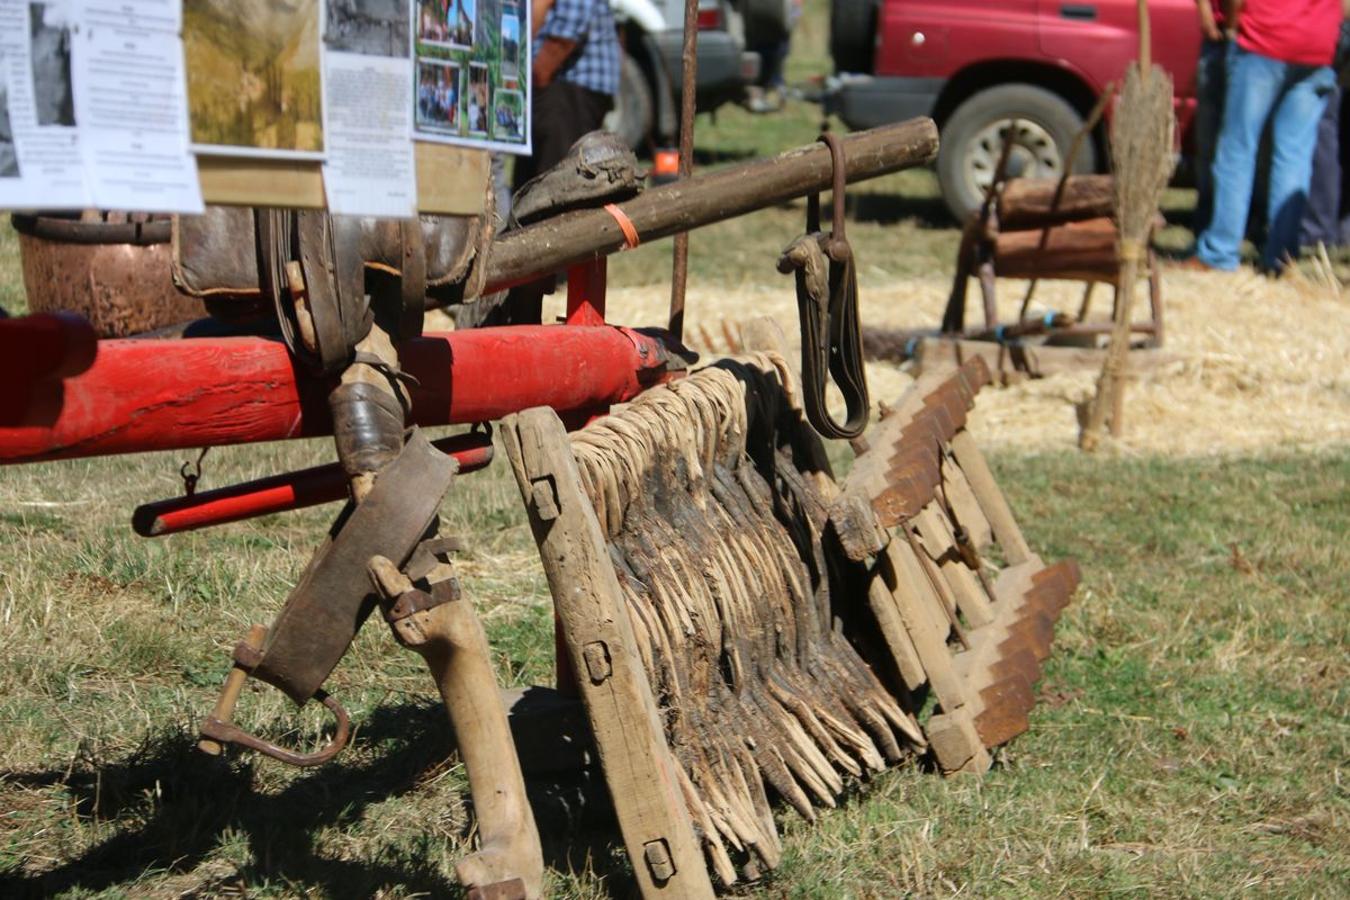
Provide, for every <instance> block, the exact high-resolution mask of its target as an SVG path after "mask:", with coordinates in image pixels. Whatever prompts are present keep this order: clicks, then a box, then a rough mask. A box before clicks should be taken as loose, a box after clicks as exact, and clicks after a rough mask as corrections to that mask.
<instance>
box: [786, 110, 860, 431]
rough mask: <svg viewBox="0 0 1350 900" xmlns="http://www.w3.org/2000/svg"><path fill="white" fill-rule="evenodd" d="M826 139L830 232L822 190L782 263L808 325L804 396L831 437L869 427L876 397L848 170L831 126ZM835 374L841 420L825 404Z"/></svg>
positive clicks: (809, 412) (812, 418)
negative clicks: (865, 339) (867, 355)
mask: <svg viewBox="0 0 1350 900" xmlns="http://www.w3.org/2000/svg"><path fill="white" fill-rule="evenodd" d="M820 139H821V140H822V141H823V142H824V143H825V145H826V146H827V147H829V148H830V161H831V163H832V166H833V170H834V171H833V175H834V180H833V185H832V187H833V190H832V194H833V196H832V197H831V200H832V202H833V213H834V215H833V219H832V221H831V222H830V233H829V234H828V235H827V234H824V233H823V232H821V230H820V195H819V194H811V195H810V196H809V197H808V198H807V202H806V230H807V234H806V235H804V236H803V237H800V238H798V239H797V240H795V241H793V242H792V244H790V245H789V246H788V248H787V250H785V251H784V252H783V256H782V257H781V258H780V259H779V261H778V270H779V271H780V272H783V273H787V272H793V273H794V274H795V275H796V281H797V312H798V315H799V317H800V320H801V329H802V398H803V406H804V407H805V410H806V418H807V421H809V422H810V423H811V426H812V427H813V428H815V429H816V431H818V432H819V433H820V435H821V437H825V438H834V439H840V440H852V439H853V438H856V437H858V436H859V435H861V434H862V433H863V429H865V428H866V427H867V418H868V413H869V399H868V395H867V376H866V373H865V371H864V369H863V361H862V327H861V325H860V324H859V321H858V280H857V274H856V271H855V267H854V260H853V250H852V248H851V247H850V246H849V243H848V238H847V236H846V235H845V233H844V196H845V188H844V185H845V181H846V177H847V170H846V166H845V159H844V148H843V145H842V144H840V142H839V139H838V138H837V137H836V136H835V135H833V134H830V133H829V132H826V133H825V134H822V135H821V136H820ZM831 377H832V378H833V379H834V383H835V386H836V387H837V388H838V389H839V392H840V393H841V394H842V395H843V397H844V404H845V407H846V409H847V418H846V419H845V421H844V423H843V424H842V425H841V424H839V423H838V422H836V421H835V420H834V419H833V418H832V417H831V416H830V414H829V411H828V409H827V408H826V403H825V387H826V379H827V378H831Z"/></svg>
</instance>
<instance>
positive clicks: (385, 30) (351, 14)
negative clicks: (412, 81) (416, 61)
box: [323, 0, 409, 59]
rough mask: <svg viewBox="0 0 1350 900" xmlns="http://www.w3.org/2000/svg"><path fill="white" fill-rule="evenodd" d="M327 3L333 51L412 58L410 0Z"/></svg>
mask: <svg viewBox="0 0 1350 900" xmlns="http://www.w3.org/2000/svg"><path fill="white" fill-rule="evenodd" d="M325 6H326V7H327V9H326V11H327V13H328V15H327V21H326V23H325V25H324V36H323V39H324V43H326V44H327V45H328V49H329V50H336V51H338V52H339V53H360V54H362V55H363V56H389V57H397V58H402V59H406V58H407V57H408V53H409V48H408V6H409V4H408V0H325Z"/></svg>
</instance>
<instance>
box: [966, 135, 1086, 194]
mask: <svg viewBox="0 0 1350 900" xmlns="http://www.w3.org/2000/svg"><path fill="white" fill-rule="evenodd" d="M1015 127H1016V130H1015V131H1014V133H1013V138H1012V140H1013V147H1012V151H1011V152H1010V153H1009V154H1008V172H1007V174H1008V176H1009V177H1013V178H1058V177H1059V176H1060V175H1061V174H1063V171H1064V159H1063V157H1062V156H1061V155H1060V151H1059V145H1057V144H1056V143H1055V139H1054V137H1053V136H1052V135H1051V134H1050V132H1048V131H1046V130H1045V129H1044V128H1043V127H1041V126H1040V125H1038V124H1036V123H1035V122H1033V121H1031V120H1029V119H1018V120H1017V122H1016V124H1015ZM1008 128H1009V124H1008V121H1007V120H1006V119H1004V120H1001V121H998V122H995V123H993V124H991V125H988V126H986V127H985V128H983V129H982V130H980V131H979V132H978V133H977V134H976V135H975V137H974V138H973V139H972V140H971V142H970V144H969V145H968V150H967V152H966V155H965V160H964V161H963V165H962V167H961V168H962V174H963V175H964V177H965V180H966V185H967V186H968V187H969V188H971V190H972V193H974V194H975V195H982V194H984V192H985V189H986V188H988V187H989V185H990V184H992V183H993V180H994V172H995V171H996V170H997V169H998V160H999V156H1000V155H1001V154H1002V153H1003V141H1004V139H1005V136H1006V135H1007V133H1008Z"/></svg>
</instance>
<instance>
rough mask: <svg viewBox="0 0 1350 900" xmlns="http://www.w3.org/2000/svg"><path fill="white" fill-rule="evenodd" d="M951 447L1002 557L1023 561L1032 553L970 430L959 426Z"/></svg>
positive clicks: (1016, 562) (1009, 561) (1013, 563)
mask: <svg viewBox="0 0 1350 900" xmlns="http://www.w3.org/2000/svg"><path fill="white" fill-rule="evenodd" d="M951 448H952V454H953V455H954V456H955V457H956V463H957V465H959V466H960V467H961V471H962V472H964V473H965V476H966V480H967V481H968V482H970V489H971V491H972V492H973V493H974V494H975V499H976V500H978V501H979V502H980V509H981V510H983V511H984V515H985V518H987V519H988V520H989V527H990V528H992V529H993V531H994V539H995V540H996V541H998V545H999V547H1000V548H1001V549H1002V550H1003V558H1004V559H1005V560H1007V561H1008V563H1009V564H1010V565H1017V564H1018V563H1023V562H1026V561H1027V560H1028V559H1030V558H1031V556H1032V553H1031V547H1030V546H1028V544H1027V539H1026V538H1025V537H1023V536H1022V529H1021V528H1019V527H1017V520H1016V519H1014V518H1013V514H1012V508H1011V507H1009V506H1008V499H1007V498H1006V497H1004V496H1003V491H1002V490H1000V489H999V486H998V482H996V481H994V473H992V472H990V471H989V464H988V463H987V462H985V459H984V454H983V453H981V452H980V448H979V447H977V446H976V445H975V439H974V438H972V437H971V436H970V432H968V431H966V430H965V429H962V430H961V431H959V432H957V433H956V435H955V436H954V437H953V438H952V442H951Z"/></svg>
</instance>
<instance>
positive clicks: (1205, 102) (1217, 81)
mask: <svg viewBox="0 0 1350 900" xmlns="http://www.w3.org/2000/svg"><path fill="white" fill-rule="evenodd" d="M1195 11H1196V14H1197V15H1198V16H1199V17H1200V35H1201V38H1200V59H1199V61H1198V64H1197V65H1196V69H1195V124H1194V125H1193V126H1192V128H1193V134H1194V135H1195V193H1196V197H1195V219H1194V222H1193V224H1192V229H1193V230H1194V231H1195V233H1196V234H1200V233H1201V232H1203V231H1204V230H1205V229H1206V228H1208V227H1209V219H1210V215H1211V214H1212V213H1213V211H1214V176H1213V174H1212V172H1211V167H1212V166H1213V165H1214V147H1215V145H1216V144H1217V143H1218V140H1219V124H1220V123H1221V122H1222V121H1223V95H1224V77H1223V70H1224V60H1225V57H1226V55H1227V52H1228V42H1229V41H1230V40H1231V39H1232V37H1233V33H1232V31H1231V30H1229V29H1228V28H1226V27H1224V26H1225V25H1226V23H1227V20H1226V19H1225V18H1224V15H1223V6H1222V4H1221V2H1220V0H1195Z"/></svg>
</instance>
